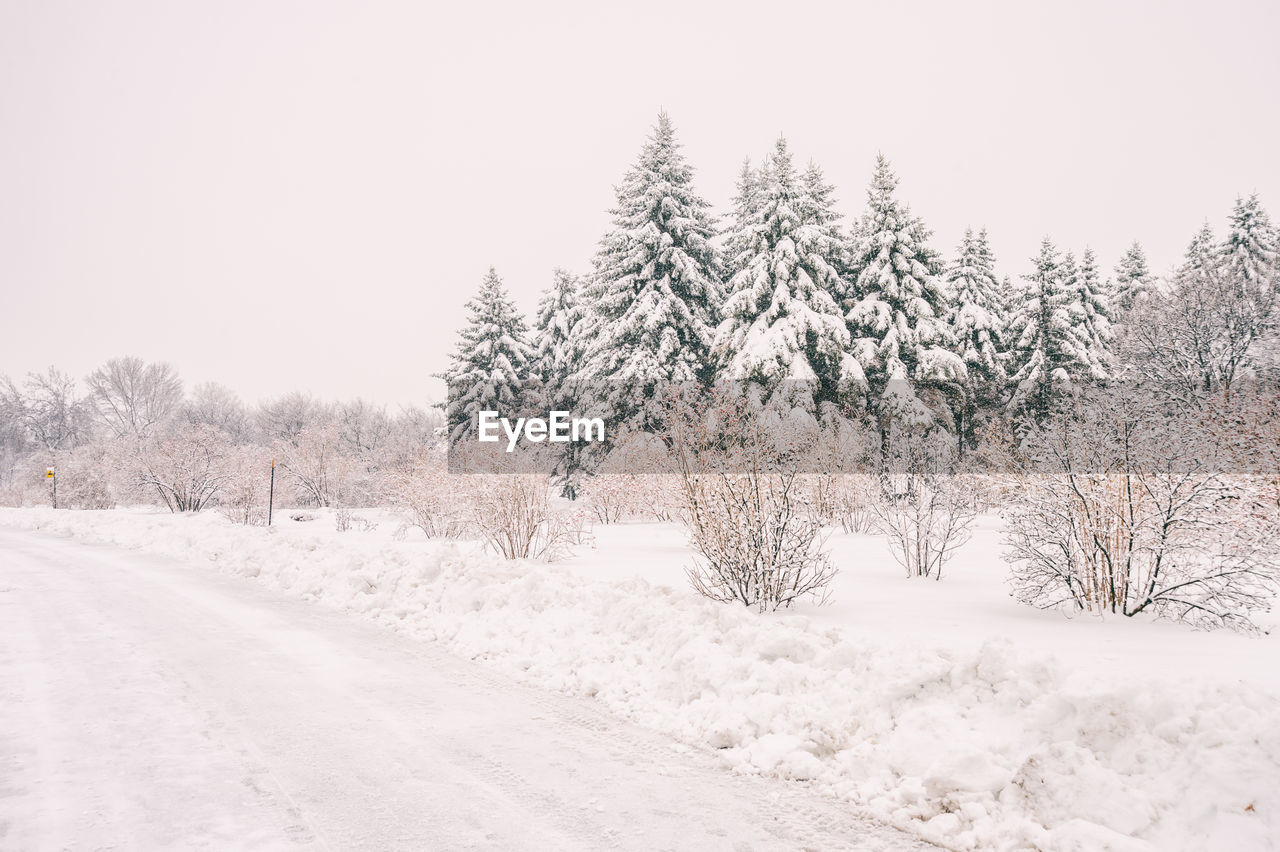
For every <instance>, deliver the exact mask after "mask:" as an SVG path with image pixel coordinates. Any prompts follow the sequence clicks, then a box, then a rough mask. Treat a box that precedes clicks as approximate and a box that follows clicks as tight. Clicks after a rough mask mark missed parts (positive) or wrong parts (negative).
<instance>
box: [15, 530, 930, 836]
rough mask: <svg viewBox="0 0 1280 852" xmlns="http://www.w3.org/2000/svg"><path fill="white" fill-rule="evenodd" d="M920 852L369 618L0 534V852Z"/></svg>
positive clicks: (209, 576)
mask: <svg viewBox="0 0 1280 852" xmlns="http://www.w3.org/2000/svg"><path fill="white" fill-rule="evenodd" d="M921 847H922V844H920V843H918V842H917V841H914V840H912V839H911V838H909V837H908V836H907V835H904V834H902V833H901V832H898V831H896V830H893V829H890V828H887V827H885V826H883V825H876V824H874V823H869V822H867V821H866V820H860V819H858V818H857V817H856V816H855V815H854V814H852V813H851V812H850V811H849V809H848V807H847V806H846V805H844V804H842V803H840V802H837V801H835V800H832V799H829V798H823V797H820V796H814V795H812V794H811V793H810V791H806V790H802V789H797V788H795V787H794V785H792V786H788V785H786V784H784V783H783V782H780V781H777V780H769V779H759V778H745V777H741V776H734V775H730V774H728V773H724V772H722V771H720V770H719V769H718V768H717V767H716V766H715V765H714V761H713V760H712V759H711V758H710V757H708V756H706V755H705V754H699V753H697V752H695V751H693V750H691V749H688V748H681V747H678V746H676V745H675V744H673V743H672V742H671V740H670V739H668V738H666V737H662V736H660V735H657V734H653V733H651V732H647V731H645V730H643V729H641V728H638V727H636V726H635V725H632V724H629V723H627V722H624V721H622V720H619V719H617V718H616V717H611V716H610V715H609V714H608V713H607V712H605V711H604V710H603V709H602V708H600V707H599V705H598V704H596V703H595V702H591V701H588V700H586V699H581V698H576V699H575V698H569V697H564V696H557V695H554V694H552V693H548V692H545V691H542V690H538V689H534V688H531V687H522V686H518V685H515V684H513V683H512V682H511V681H510V680H509V679H507V678H504V677H502V676H500V675H496V674H494V673H492V672H488V671H486V670H485V669H484V668H481V667H478V666H476V665H475V664H473V663H469V662H466V661H463V660H460V659H458V658H457V657H456V656H453V655H450V654H448V653H447V652H445V651H443V650H441V649H440V648H439V647H438V646H433V645H430V644H424V643H421V642H415V641H413V640H411V639H409V638H407V637H404V636H400V635H397V634H395V633H391V632H388V631H386V630H383V629H380V628H378V627H377V626H376V625H374V624H371V623H369V622H368V621H366V620H363V619H352V618H350V617H349V616H345V615H342V614H339V613H335V612H332V611H330V610H325V609H322V608H319V607H314V606H309V605H308V604H306V603H304V602H302V601H300V600H297V599H296V598H290V597H283V596H281V595H280V594H279V593H278V592H275V591H272V590H269V589H264V588H262V587H260V586H255V585H252V584H249V583H245V582H244V581H243V580H241V579H239V578H235V577H229V576H226V575H223V574H219V573H217V572H213V571H209V570H208V569H207V567H205V566H200V565H197V566H191V565H187V564H183V563H181V562H178V561H175V560H174V559H172V558H170V557H154V556H146V555H142V554H137V553H129V552H127V551H123V550H119V549H117V548H103V547H91V546H87V545H83V544H79V543H75V542H68V541H63V540H58V539H52V538H48V537H45V536H40V535H33V534H31V533H22V532H15V531H11V530H9V531H6V530H0V849H5V850H27V849H31V850H38V849H58V850H61V849H136V850H150V849H184V850H185V849H212V850H232V849H255V850H256V849H306V848H320V849H371V850H372V849H377V850H390V849H405V850H424V849H441V850H443V849H486V850H487V849H510V850H526V849H545V850H569V849H581V850H596V849H635V850H646V852H647V850H657V849H777V850H788V849H797V848H809V849H818V848H822V849H829V848H842V849H859V850H867V851H868V852H871V851H872V850H880V849H891V850H912V849H917V848H921Z"/></svg>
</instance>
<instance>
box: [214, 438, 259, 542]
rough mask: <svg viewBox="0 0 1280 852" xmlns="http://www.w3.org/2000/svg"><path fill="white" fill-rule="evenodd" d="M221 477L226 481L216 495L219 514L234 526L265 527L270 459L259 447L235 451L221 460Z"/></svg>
mask: <svg viewBox="0 0 1280 852" xmlns="http://www.w3.org/2000/svg"><path fill="white" fill-rule="evenodd" d="M223 474H224V476H225V479H224V481H223V484H222V489H221V491H220V492H219V494H218V511H219V512H221V513H222V514H223V515H224V516H226V517H227V519H228V520H231V521H233V522H235V523H237V524H245V525H248V526H262V525H264V524H266V522H267V500H268V499H269V497H270V488H271V457H270V455H269V454H268V452H267V451H266V450H265V449H263V448H261V447H253V446H245V447H235V448H233V449H232V450H230V451H229V452H228V453H227V455H226V457H225V459H224V463H223Z"/></svg>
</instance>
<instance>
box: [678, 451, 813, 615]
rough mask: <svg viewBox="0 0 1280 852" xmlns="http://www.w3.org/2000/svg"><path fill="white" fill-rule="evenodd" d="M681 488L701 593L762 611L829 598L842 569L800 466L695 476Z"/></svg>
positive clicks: (693, 572) (693, 576)
mask: <svg viewBox="0 0 1280 852" xmlns="http://www.w3.org/2000/svg"><path fill="white" fill-rule="evenodd" d="M682 485H683V494H684V509H683V512H682V520H683V521H684V524H685V526H686V527H687V528H688V530H689V537H690V543H691V544H692V545H693V548H694V550H696V551H697V553H698V557H699V558H696V559H695V561H694V563H693V565H691V566H690V567H688V568H687V569H686V573H687V574H688V577H689V582H690V583H691V584H692V585H693V588H694V589H695V590H696V591H697V592H698V593H699V594H701V595H704V596H705V597H708V598H711V599H712V600H717V601H726V602H727V601H739V602H741V603H743V604H745V605H747V606H754V607H757V608H759V610H760V611H761V612H765V611H769V610H776V609H778V608H780V607H788V606H790V605H791V604H792V603H793V602H795V601H796V600H799V599H801V598H805V597H814V598H816V599H817V600H818V602H819V603H822V602H824V601H825V600H826V595H827V586H828V584H830V582H831V580H832V579H833V578H834V577H835V575H836V568H835V566H834V565H832V563H831V557H830V555H829V554H828V553H827V552H826V551H825V550H824V549H823V545H824V543H825V539H824V538H823V533H822V522H821V521H820V520H818V519H817V518H815V517H814V516H813V513H812V512H810V511H809V510H808V506H807V505H806V503H805V501H804V500H803V499H802V498H801V495H800V488H799V485H798V475H797V474H796V473H795V472H794V471H792V472H784V473H765V472H751V473H724V472H719V473H707V474H690V475H688V476H686V477H684V478H683V480H682Z"/></svg>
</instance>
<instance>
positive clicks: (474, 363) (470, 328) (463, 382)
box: [438, 266, 533, 441]
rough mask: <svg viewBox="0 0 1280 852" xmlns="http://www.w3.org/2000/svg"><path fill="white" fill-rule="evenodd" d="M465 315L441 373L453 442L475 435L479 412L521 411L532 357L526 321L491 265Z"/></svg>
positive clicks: (504, 412) (450, 434)
mask: <svg viewBox="0 0 1280 852" xmlns="http://www.w3.org/2000/svg"><path fill="white" fill-rule="evenodd" d="M467 310H468V311H470V313H471V316H470V318H469V319H468V321H467V326H466V327H465V328H463V329H462V331H460V332H459V333H458V347H457V349H456V350H455V352H454V354H453V355H452V356H451V357H450V359H449V360H450V363H449V369H448V370H446V371H445V372H443V373H439V374H438V375H439V376H440V378H442V379H444V380H445V381H446V382H448V384H449V402H448V405H447V407H446V420H447V422H448V425H449V436H450V439H451V440H455V441H456V440H458V439H459V438H461V437H463V436H464V435H466V434H468V433H470V432H472V431H474V429H475V427H476V415H477V412H480V411H497V412H499V413H500V414H501V415H502V416H509V415H510V414H512V413H514V412H517V411H520V410H521V408H522V407H523V405H524V403H525V390H526V387H527V382H528V379H529V361H530V357H531V356H532V354H533V353H532V350H531V349H530V347H529V344H528V342H527V335H528V329H527V327H526V326H525V321H524V317H523V316H521V315H520V311H519V310H517V309H516V306H515V303H514V302H512V301H511V298H510V297H509V296H508V295H507V289H506V287H504V286H503V284H502V279H501V278H499V277H498V273H497V270H495V269H494V268H493V267H492V266H491V267H489V272H488V274H486V275H485V277H484V280H483V281H482V282H481V283H480V290H479V292H478V293H476V297H475V298H474V299H472V300H471V301H469V302H467Z"/></svg>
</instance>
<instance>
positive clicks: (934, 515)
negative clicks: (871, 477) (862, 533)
mask: <svg viewBox="0 0 1280 852" xmlns="http://www.w3.org/2000/svg"><path fill="white" fill-rule="evenodd" d="M962 482H963V480H961V479H960V478H958V477H956V476H954V475H951V474H948V473H936V472H934V473H926V472H922V471H915V472H909V473H898V474H886V475H885V476H884V477H882V479H881V480H880V489H879V494H878V495H877V499H874V500H872V501H871V503H870V506H871V514H872V516H873V517H874V519H875V525H876V528H877V529H878V530H879V531H880V532H882V533H884V535H886V536H887V537H888V539H889V545H890V548H889V552H890V553H892V554H893V558H894V560H895V561H897V563H898V564H899V565H901V566H902V568H903V569H904V570H905V571H906V572H907V576H908V577H932V578H933V579H935V580H941V579H942V569H943V566H945V565H946V563H947V561H948V560H949V559H950V558H951V557H952V556H953V555H954V553H955V551H956V550H957V549H958V548H959V547H961V546H962V545H963V544H964V543H965V542H967V541H968V540H969V538H970V532H969V529H970V526H971V525H972V523H973V519H974V515H975V512H974V508H973V500H972V497H971V495H970V494H969V493H968V490H967V489H966V488H964V487H963V485H962Z"/></svg>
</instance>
